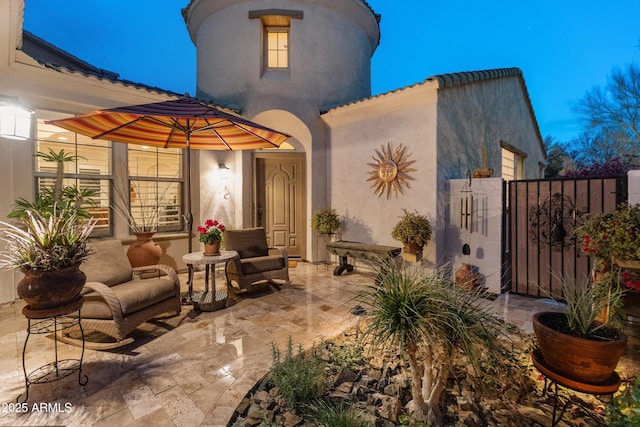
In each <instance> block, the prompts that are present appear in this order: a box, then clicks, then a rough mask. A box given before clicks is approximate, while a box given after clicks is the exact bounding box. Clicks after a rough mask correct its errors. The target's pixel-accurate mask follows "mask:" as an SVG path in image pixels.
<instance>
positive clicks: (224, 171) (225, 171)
mask: <svg viewBox="0 0 640 427" xmlns="http://www.w3.org/2000/svg"><path fill="white" fill-rule="evenodd" d="M218 171H219V173H220V180H221V181H228V180H229V173H230V172H231V169H229V166H227V165H225V164H224V163H218ZM222 197H223V198H224V199H225V200H228V199H229V197H231V191H230V190H229V187H228V186H227V185H226V184H225V185H224V189H223V190H222Z"/></svg>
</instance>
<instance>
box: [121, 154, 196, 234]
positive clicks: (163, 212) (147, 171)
mask: <svg viewBox="0 0 640 427" xmlns="http://www.w3.org/2000/svg"><path fill="white" fill-rule="evenodd" d="M128 170H129V194H128V196H129V197H128V199H129V213H130V215H131V219H132V220H133V222H134V223H135V226H136V227H137V228H146V229H157V231H165V232H166V231H181V230H182V228H183V223H182V215H183V205H182V199H183V198H182V191H183V188H184V180H183V173H182V150H181V149H178V148H167V149H164V148H151V147H145V146H138V145H129V148H128Z"/></svg>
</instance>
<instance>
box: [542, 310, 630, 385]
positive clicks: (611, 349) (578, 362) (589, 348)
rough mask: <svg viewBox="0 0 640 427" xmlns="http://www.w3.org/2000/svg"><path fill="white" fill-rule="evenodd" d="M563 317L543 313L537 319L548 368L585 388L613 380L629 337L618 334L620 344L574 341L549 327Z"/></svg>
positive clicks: (607, 341) (574, 339)
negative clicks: (587, 385)
mask: <svg viewBox="0 0 640 427" xmlns="http://www.w3.org/2000/svg"><path fill="white" fill-rule="evenodd" d="M558 317H562V318H566V317H565V315H564V314H563V313H556V312H546V311H543V312H540V313H536V314H534V315H533V330H534V332H535V334H536V338H537V341H538V347H539V348H540V352H541V353H542V357H543V358H544V361H545V364H546V365H547V366H548V367H549V368H550V369H551V370H553V371H554V372H556V373H558V374H561V375H563V376H565V377H567V378H570V379H572V380H575V381H579V382H582V383H585V384H599V383H605V382H607V381H608V380H610V379H611V378H612V376H613V374H614V371H615V369H616V366H617V365H618V361H619V360H620V357H622V355H623V354H624V351H625V349H626V347H627V336H626V335H625V334H624V333H622V332H621V331H618V339H616V340H592V339H586V338H579V337H574V336H571V335H568V334H565V333H562V332H559V331H557V330H555V329H552V328H551V327H549V326H548V325H549V324H552V323H553V320H554V318H556V319H557V318H558Z"/></svg>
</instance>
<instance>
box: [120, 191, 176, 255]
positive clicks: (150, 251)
mask: <svg viewBox="0 0 640 427" xmlns="http://www.w3.org/2000/svg"><path fill="white" fill-rule="evenodd" d="M171 184H172V183H171V182H167V183H166V184H165V185H164V187H163V188H162V191H160V189H158V192H157V193H156V191H155V188H154V189H152V190H151V191H148V190H146V189H144V188H141V186H140V184H137V183H136V182H135V181H131V182H130V184H129V190H128V192H123V191H122V189H121V188H119V187H118V186H115V187H114V195H115V196H116V197H115V200H113V201H112V203H111V209H113V212H115V213H116V215H118V216H119V217H120V218H121V219H123V220H124V221H125V222H126V223H127V224H128V225H129V229H130V230H131V233H132V234H133V235H135V236H136V240H135V241H134V242H132V243H131V245H130V246H129V249H128V250H127V257H128V258H129V263H130V264H131V266H132V267H144V266H147V265H155V264H157V263H158V261H159V260H160V257H162V247H161V246H160V245H159V244H158V243H156V242H155V241H154V240H153V235H154V234H155V233H157V231H158V224H159V222H160V219H161V215H162V214H163V212H166V210H167V207H168V206H169V205H171V204H172V203H171V202H170V201H169V200H168V192H169V188H170V186H171ZM156 196H157V197H156ZM129 206H130V207H131V209H130V208H129ZM133 212H135V215H134V213H133Z"/></svg>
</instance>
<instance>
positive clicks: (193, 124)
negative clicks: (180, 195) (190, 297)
mask: <svg viewBox="0 0 640 427" xmlns="http://www.w3.org/2000/svg"><path fill="white" fill-rule="evenodd" d="M47 123H50V124H54V125H56V126H59V127H61V128H64V129H67V130H70V131H72V132H76V133H79V134H82V135H86V136H89V137H91V138H93V139H98V138H101V139H108V140H111V141H118V142H124V143H127V144H141V145H149V146H154V147H162V148H168V147H174V148H185V149H186V152H185V155H186V159H187V179H186V183H187V189H186V193H187V215H186V218H185V220H186V222H187V229H188V231H189V252H191V245H192V243H191V233H192V231H193V213H192V210H191V149H192V148H194V149H205V150H252V149H256V148H272V147H279V146H280V144H282V143H283V142H284V141H285V140H286V139H287V138H289V135H287V134H284V133H280V132H277V131H275V130H273V129H269V128H267V127H265V126H261V125H259V124H257V123H253V122H251V121H249V120H246V119H243V118H241V117H237V116H234V115H232V114H228V113H225V112H223V111H221V110H218V109H217V108H214V107H212V106H210V105H207V104H206V103H204V102H202V101H198V100H196V99H193V98H189V97H181V98H179V99H175V100H169V101H163V102H155V103H151V104H142V105H131V106H125V107H117V108H110V109H105V110H95V111H92V112H89V113H86V114H82V115H79V116H74V117H69V118H65V119H59V120H49V121H47Z"/></svg>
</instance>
